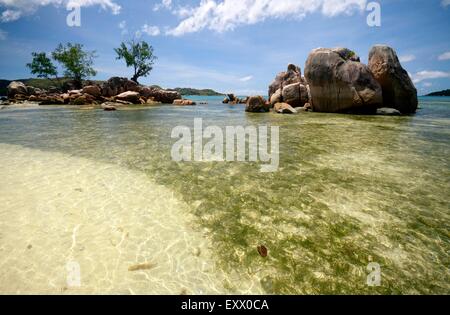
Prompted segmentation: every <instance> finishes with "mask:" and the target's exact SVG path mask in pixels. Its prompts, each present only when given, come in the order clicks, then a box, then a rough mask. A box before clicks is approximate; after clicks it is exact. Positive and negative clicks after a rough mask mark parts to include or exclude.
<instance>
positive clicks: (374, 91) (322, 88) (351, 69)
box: [305, 48, 383, 113]
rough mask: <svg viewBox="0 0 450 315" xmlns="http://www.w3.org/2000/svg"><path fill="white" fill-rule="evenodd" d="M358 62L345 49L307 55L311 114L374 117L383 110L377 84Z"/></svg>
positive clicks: (324, 49) (379, 89) (368, 71)
mask: <svg viewBox="0 0 450 315" xmlns="http://www.w3.org/2000/svg"><path fill="white" fill-rule="evenodd" d="M358 60H359V57H358V56H357V55H356V54H355V53H354V52H352V51H351V50H349V49H346V48H336V49H328V48H318V49H315V50H313V51H312V52H311V53H310V54H309V57H308V60H307V61H306V67H305V77H306V80H307V82H308V84H309V88H310V93H311V100H310V103H312V107H313V110H314V111H316V112H328V113H343V112H364V113H365V112H367V113H375V112H376V109H377V108H379V107H382V104H383V96H382V91H381V86H380V84H379V83H378V82H377V81H376V80H375V78H374V76H373V74H372V72H371V71H370V69H369V67H367V66H366V65H364V64H362V63H360V62H359V61H358Z"/></svg>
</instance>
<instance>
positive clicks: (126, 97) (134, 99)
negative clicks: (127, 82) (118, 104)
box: [115, 91, 141, 104]
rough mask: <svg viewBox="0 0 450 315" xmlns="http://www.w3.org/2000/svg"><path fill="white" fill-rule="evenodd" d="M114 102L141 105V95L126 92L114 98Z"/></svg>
mask: <svg viewBox="0 0 450 315" xmlns="http://www.w3.org/2000/svg"><path fill="white" fill-rule="evenodd" d="M115 99H116V100H119V101H125V102H130V103H133V104H141V100H140V99H141V95H140V94H139V92H132V91H127V92H123V93H121V94H119V95H117V96H116V97H115Z"/></svg>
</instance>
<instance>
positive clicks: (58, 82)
mask: <svg viewBox="0 0 450 315" xmlns="http://www.w3.org/2000/svg"><path fill="white" fill-rule="evenodd" d="M13 81H18V82H22V83H23V84H25V85H27V86H33V87H35V88H39V89H42V90H49V89H50V88H52V87H55V86H63V85H64V83H67V82H70V81H71V79H70V78H58V79H44V78H40V79H33V78H30V79H18V80H0V96H1V95H7V94H8V89H7V87H8V85H9V84H10V83H11V82H13ZM103 82H105V81H101V80H89V81H88V83H89V84H96V85H102V83H103ZM83 85H88V84H87V82H84V84H83ZM151 87H155V88H160V89H161V87H160V86H159V85H152V86H151ZM169 90H173V91H177V92H179V93H180V94H181V95H183V96H186V95H198V96H223V95H225V94H223V93H219V92H217V91H214V90H212V89H192V88H175V89H169Z"/></svg>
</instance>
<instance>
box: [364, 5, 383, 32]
mask: <svg viewBox="0 0 450 315" xmlns="http://www.w3.org/2000/svg"><path fill="white" fill-rule="evenodd" d="M366 10H367V11H370V13H369V14H368V15H367V25H369V27H380V26H381V4H380V3H379V2H376V1H372V2H369V3H368V4H367V7H366Z"/></svg>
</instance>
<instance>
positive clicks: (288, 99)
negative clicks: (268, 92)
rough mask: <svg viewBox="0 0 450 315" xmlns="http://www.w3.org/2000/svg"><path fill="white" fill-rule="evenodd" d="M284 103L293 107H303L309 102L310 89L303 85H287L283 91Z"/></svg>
mask: <svg viewBox="0 0 450 315" xmlns="http://www.w3.org/2000/svg"><path fill="white" fill-rule="evenodd" d="M281 97H282V101H283V102H285V103H288V104H289V105H291V106H293V107H303V106H304V105H305V104H306V103H308V102H309V98H308V87H307V86H306V85H304V84H301V83H293V84H289V85H286V86H285V87H283V89H282V90H281Z"/></svg>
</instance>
